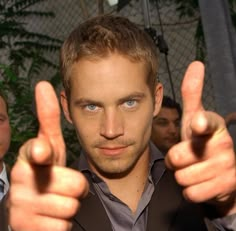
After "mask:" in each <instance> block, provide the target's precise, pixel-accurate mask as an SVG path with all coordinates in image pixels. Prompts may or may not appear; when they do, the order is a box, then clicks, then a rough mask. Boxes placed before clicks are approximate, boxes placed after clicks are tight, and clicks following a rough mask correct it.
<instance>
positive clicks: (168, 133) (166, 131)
mask: <svg viewBox="0 0 236 231" xmlns="http://www.w3.org/2000/svg"><path fill="white" fill-rule="evenodd" d="M181 116H182V109H181V106H180V104H179V103H177V102H176V101H175V100H173V99H171V98H170V97H169V96H164V97H163V100H162V105H161V109H160V111H159V113H158V114H157V116H155V117H154V119H153V123H152V135H151V140H152V142H153V143H154V144H155V145H156V147H157V148H158V149H159V150H160V151H161V152H162V153H163V154H164V155H165V154H166V153H167V151H168V150H169V149H170V148H171V147H172V146H173V145H175V144H177V143H178V142H179V141H180V122H181Z"/></svg>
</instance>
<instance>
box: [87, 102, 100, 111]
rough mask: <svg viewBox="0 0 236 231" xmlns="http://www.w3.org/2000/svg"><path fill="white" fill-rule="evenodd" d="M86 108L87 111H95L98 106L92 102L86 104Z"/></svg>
mask: <svg viewBox="0 0 236 231" xmlns="http://www.w3.org/2000/svg"><path fill="white" fill-rule="evenodd" d="M85 108H86V110H88V111H95V110H96V109H97V108H98V107H97V106H96V105H94V104H89V105H86V107H85Z"/></svg>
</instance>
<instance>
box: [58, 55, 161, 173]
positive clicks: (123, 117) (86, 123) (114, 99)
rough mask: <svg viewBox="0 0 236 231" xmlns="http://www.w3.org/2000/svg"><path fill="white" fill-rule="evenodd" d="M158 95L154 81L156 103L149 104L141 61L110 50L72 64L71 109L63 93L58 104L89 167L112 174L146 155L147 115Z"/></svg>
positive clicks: (149, 116)
mask: <svg viewBox="0 0 236 231" xmlns="http://www.w3.org/2000/svg"><path fill="white" fill-rule="evenodd" d="M161 98H162V86H161V85H160V84H159V85H157V87H156V99H157V100H156V101H157V103H156V104H154V103H153V98H152V95H151V92H150V89H149V87H148V85H147V83H146V69H145V66H144V64H143V63H141V62H138V63H137V62H131V61H130V60H129V59H127V58H125V57H123V56H120V55H118V54H112V55H110V56H109V57H107V58H105V59H100V60H96V61H91V60H85V59H83V60H80V61H79V62H77V63H75V64H74V66H73V70H72V77H71V95H70V113H69V112H68V111H67V105H66V104H67V101H66V100H65V99H64V100H63V97H62V105H64V106H63V108H64V112H65V115H66V117H67V119H69V121H71V122H72V123H73V124H74V126H75V129H76V131H77V135H78V137H79V141H80V144H81V145H82V147H83V148H84V150H85V151H86V153H87V155H88V161H89V163H90V166H91V167H92V169H93V170H94V171H95V172H97V173H100V174H106V175H116V174H120V173H121V174H122V173H125V172H127V171H129V170H130V169H132V167H134V166H135V165H136V164H137V162H138V160H139V159H140V157H141V156H143V155H148V151H147V150H148V141H149V139H150V135H151V126H152V119H153V116H155V115H156V114H157V113H158V110H159V108H160V100H161Z"/></svg>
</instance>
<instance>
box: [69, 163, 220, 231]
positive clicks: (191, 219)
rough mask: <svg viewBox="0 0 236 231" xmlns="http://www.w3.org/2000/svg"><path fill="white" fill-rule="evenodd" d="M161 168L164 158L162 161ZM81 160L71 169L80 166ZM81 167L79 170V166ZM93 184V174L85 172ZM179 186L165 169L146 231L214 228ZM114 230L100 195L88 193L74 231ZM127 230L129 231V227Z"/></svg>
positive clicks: (198, 206) (187, 230) (153, 198)
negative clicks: (189, 201) (186, 198)
mask: <svg viewBox="0 0 236 231" xmlns="http://www.w3.org/2000/svg"><path fill="white" fill-rule="evenodd" d="M158 164H159V165H160V168H163V167H164V161H159V163H158ZM77 166H78V162H76V163H74V164H73V166H72V168H74V169H77ZM77 170H78V169H77ZM85 176H86V178H87V179H88V181H89V183H90V187H93V186H92V182H91V180H90V177H89V176H87V175H85ZM181 191H182V190H181V188H180V186H179V185H178V184H177V183H176V181H175V179H174V176H173V173H172V172H170V171H168V170H166V171H165V172H164V174H163V175H162V177H161V179H160V181H159V183H158V184H157V185H156V186H155V191H154V193H153V195H152V198H151V201H150V204H149V207H148V222H147V229H146V231H158V230H159V231H165V230H170V231H205V230H208V231H214V230H217V229H215V228H214V227H213V226H212V225H211V223H210V222H209V220H208V219H206V218H205V217H204V213H203V210H202V207H201V206H200V205H197V204H192V203H188V202H187V201H186V200H185V199H184V198H183V196H182V192H181ZM82 230H83V231H112V227H111V223H110V221H109V218H108V216H107V215H106V211H105V209H104V207H103V205H102V203H101V201H100V199H99V198H98V196H97V195H96V194H95V195H94V194H92V193H89V194H88V196H87V197H86V198H85V199H84V200H83V201H81V207H80V209H79V211H78V213H77V214H76V215H75V217H74V218H73V228H72V231H82ZM127 231H128V230H127Z"/></svg>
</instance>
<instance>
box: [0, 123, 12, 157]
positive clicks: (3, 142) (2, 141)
mask: <svg viewBox="0 0 236 231" xmlns="http://www.w3.org/2000/svg"><path fill="white" fill-rule="evenodd" d="M0 130H1V131H0V155H1V156H3V155H4V154H5V153H6V152H7V150H8V148H9V146H10V140H11V131H10V127H8V126H6V127H2V128H1V129H0Z"/></svg>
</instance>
